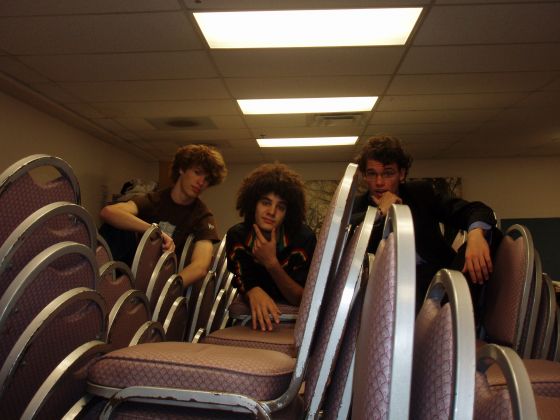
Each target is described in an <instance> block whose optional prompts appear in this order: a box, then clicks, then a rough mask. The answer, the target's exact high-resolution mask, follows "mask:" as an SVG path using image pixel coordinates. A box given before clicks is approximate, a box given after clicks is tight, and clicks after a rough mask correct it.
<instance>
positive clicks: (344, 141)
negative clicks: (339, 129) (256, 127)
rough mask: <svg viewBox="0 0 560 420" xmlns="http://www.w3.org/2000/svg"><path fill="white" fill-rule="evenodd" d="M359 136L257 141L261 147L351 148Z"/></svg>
mask: <svg viewBox="0 0 560 420" xmlns="http://www.w3.org/2000/svg"><path fill="white" fill-rule="evenodd" d="M357 140H358V136H350V137H296V138H277V139H257V143H259V146H260V147H316V146H349V145H354V144H356V141H357Z"/></svg>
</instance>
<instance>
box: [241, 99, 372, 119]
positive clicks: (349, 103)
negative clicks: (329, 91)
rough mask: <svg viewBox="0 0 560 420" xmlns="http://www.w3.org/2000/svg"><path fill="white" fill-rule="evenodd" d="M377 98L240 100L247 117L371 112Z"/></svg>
mask: <svg viewBox="0 0 560 420" xmlns="http://www.w3.org/2000/svg"><path fill="white" fill-rule="evenodd" d="M376 101H377V96H355V97H338V98H285V99H238V100H237V103H238V104H239V107H240V108H241V111H243V113H244V114H245V115H255V114H306V113H315V112H361V111H371V109H372V108H373V105H375V102H376Z"/></svg>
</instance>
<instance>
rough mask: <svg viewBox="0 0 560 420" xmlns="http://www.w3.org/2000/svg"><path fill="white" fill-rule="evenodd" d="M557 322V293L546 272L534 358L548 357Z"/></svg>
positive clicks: (544, 274)
mask: <svg viewBox="0 0 560 420" xmlns="http://www.w3.org/2000/svg"><path fill="white" fill-rule="evenodd" d="M555 322H556V293H555V292H554V286H553V285H552V281H551V280H550V277H548V275H547V274H546V273H543V275H542V288H541V301H540V304H539V313H538V314H537V324H536V326H535V337H534V340H533V351H532V354H531V358H532V359H546V358H547V356H548V353H549V350H550V343H551V340H552V332H553V330H554V323H555Z"/></svg>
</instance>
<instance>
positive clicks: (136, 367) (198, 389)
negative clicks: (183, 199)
mask: <svg viewBox="0 0 560 420" xmlns="http://www.w3.org/2000/svg"><path fill="white" fill-rule="evenodd" d="M356 180H357V172H356V165H350V166H349V169H348V170H347V173H346V174H345V176H344V177H343V179H342V181H341V183H340V184H339V188H338V189H337V192H336V193H335V197H334V198H333V201H332V202H331V207H330V210H329V213H328V215H327V217H326V218H325V222H324V224H323V226H322V229H321V233H320V235H319V239H318V243H317V247H316V249H315V253H314V255H313V259H312V265H311V268H310V270H309V275H308V278H307V282H306V286H305V288H304V295H303V298H302V303H301V306H300V311H301V313H300V315H299V316H298V320H297V323H296V327H295V330H294V345H295V348H296V349H297V350H296V351H295V353H296V354H297V357H296V358H295V359H294V358H292V357H290V356H288V355H286V354H284V353H281V352H278V351H273V350H263V349H256V348H248V347H244V348H240V347H235V346H224V345H213V344H195V343H169V342H165V343H152V344H142V345H139V346H134V347H128V348H126V349H121V350H118V351H116V352H112V353H109V354H108V355H107V356H105V357H102V358H101V359H99V360H98V361H97V363H95V364H94V365H93V366H92V367H91V369H90V371H89V391H90V392H91V393H92V394H95V395H98V396H101V397H105V398H107V399H108V400H109V401H108V404H107V406H106V407H105V410H104V412H103V413H102V417H107V416H109V415H110V413H111V411H112V410H114V409H115V408H118V407H119V404H120V403H122V402H125V401H126V402H127V404H123V410H128V409H129V408H130V405H131V404H132V405H134V404H135V403H138V402H141V403H146V402H148V403H152V404H153V403H158V402H159V403H163V404H169V403H170V402H172V403H173V404H174V405H177V406H181V405H186V406H189V407H190V408H189V411H188V413H189V415H190V414H191V413H194V411H193V410H195V408H202V407H203V408H206V409H210V410H212V416H214V414H216V413H218V412H219V411H220V410H221V411H227V412H228V413H227V414H228V416H230V418H231V416H233V415H234V413H239V412H245V413H249V414H252V415H260V416H264V417H270V415H271V413H276V412H280V411H284V410H291V409H296V408H297V407H295V408H294V405H297V398H296V396H297V395H298V391H299V389H300V387H301V385H302V382H303V379H304V373H305V371H306V367H307V365H308V363H309V356H310V352H311V344H312V341H313V337H314V336H315V335H316V332H317V331H316V329H317V327H318V319H319V312H320V308H321V304H322V302H323V299H324V296H325V290H326V286H327V282H328V280H329V279H331V281H332V279H333V278H334V276H335V274H336V273H335V271H336V268H337V267H336V266H337V265H338V262H339V260H340V255H341V254H342V252H341V251H342V246H341V244H342V242H343V239H344V237H345V235H346V226H347V223H348V220H349V215H350V210H351V204H352V201H353V196H354V192H355V187H356ZM363 258H364V255H362V256H361V258H360V261H363ZM333 261H335V262H334V263H333ZM144 379H145V380H144ZM193 407H195V408H193ZM132 409H133V408H132ZM176 410H179V412H181V411H180V410H181V409H180V408H177V409H176ZM184 410H185V409H184V408H183V411H184Z"/></svg>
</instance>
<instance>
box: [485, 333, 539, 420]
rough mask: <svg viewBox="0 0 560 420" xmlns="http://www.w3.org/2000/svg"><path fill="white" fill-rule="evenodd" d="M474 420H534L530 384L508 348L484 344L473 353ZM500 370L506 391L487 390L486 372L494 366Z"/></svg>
mask: <svg viewBox="0 0 560 420" xmlns="http://www.w3.org/2000/svg"><path fill="white" fill-rule="evenodd" d="M476 359H477V364H476V395H475V407H474V418H476V419H513V420H522V419H537V418H538V414H537V408H536V404H535V396H534V393H533V389H532V386H531V380H530V379H529V375H528V374H527V370H526V369H525V366H524V365H523V361H522V360H521V358H520V357H519V356H518V355H517V353H515V351H513V350H512V349H510V348H507V347H502V346H498V345H496V344H486V345H485V346H483V347H480V348H479V349H478V350H477V352H476ZM494 363H497V365H498V366H499V367H500V369H501V371H502V374H503V376H504V377H505V378H506V382H507V387H506V388H503V387H495V386H490V384H489V383H488V379H487V377H486V374H485V373H486V371H487V370H488V368H489V367H490V366H491V365H492V364H494Z"/></svg>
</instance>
